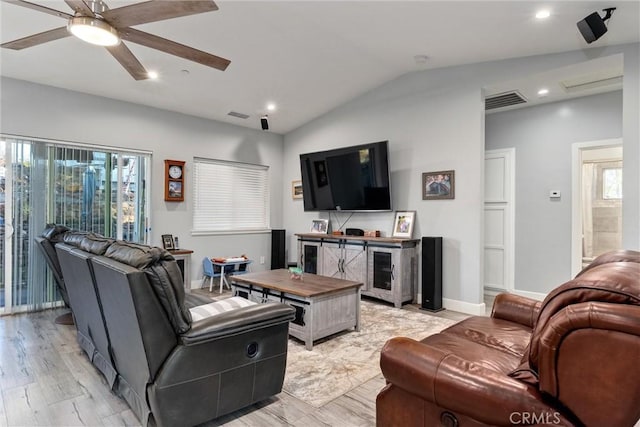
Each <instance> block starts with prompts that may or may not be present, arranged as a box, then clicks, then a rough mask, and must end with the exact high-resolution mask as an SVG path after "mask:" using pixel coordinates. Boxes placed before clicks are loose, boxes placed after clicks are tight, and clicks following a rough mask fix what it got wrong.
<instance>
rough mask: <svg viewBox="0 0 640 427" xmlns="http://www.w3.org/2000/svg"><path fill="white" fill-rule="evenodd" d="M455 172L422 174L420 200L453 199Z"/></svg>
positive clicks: (454, 193) (454, 194)
mask: <svg viewBox="0 0 640 427" xmlns="http://www.w3.org/2000/svg"><path fill="white" fill-rule="evenodd" d="M455 173H456V172H455V171H453V170H450V171H438V172H424V173H423V174H422V200H437V199H455V198H456V197H455V196H456V192H455V190H456V180H455V177H456V175H455Z"/></svg>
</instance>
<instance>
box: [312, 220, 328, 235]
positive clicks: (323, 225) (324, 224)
mask: <svg viewBox="0 0 640 427" xmlns="http://www.w3.org/2000/svg"><path fill="white" fill-rule="evenodd" d="M311 232H312V233H319V234H327V233H328V232H329V220H328V219H314V220H313V221H311Z"/></svg>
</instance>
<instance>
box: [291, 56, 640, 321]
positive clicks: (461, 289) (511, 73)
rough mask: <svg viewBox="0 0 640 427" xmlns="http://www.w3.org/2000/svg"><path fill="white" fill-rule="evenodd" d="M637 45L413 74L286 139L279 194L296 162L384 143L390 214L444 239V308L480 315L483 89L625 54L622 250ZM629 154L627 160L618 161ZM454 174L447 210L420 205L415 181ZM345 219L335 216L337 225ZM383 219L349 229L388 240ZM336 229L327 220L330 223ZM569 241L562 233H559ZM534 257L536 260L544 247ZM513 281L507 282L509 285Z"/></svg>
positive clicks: (299, 212) (632, 171) (296, 226)
mask: <svg viewBox="0 0 640 427" xmlns="http://www.w3.org/2000/svg"><path fill="white" fill-rule="evenodd" d="M638 50H639V45H638V44H630V45H621V46H613V47H607V48H597V49H589V50H584V51H575V52H567V53H561V54H553V55H542V56H536V57H528V58H517V59H510V60H503V61H494V62H486V63H481V64H471V65H464V66H458V67H450V68H444V69H436V70H427V71H422V72H415V73H411V74H407V75H405V76H402V77H400V78H398V79H396V80H394V81H391V82H389V83H387V84H385V85H383V86H381V87H379V88H377V89H374V90H372V91H370V92H368V93H366V94H364V95H363V96H360V97H358V98H356V99H354V100H353V101H351V102H348V103H346V104H344V105H342V106H340V107H338V108H336V109H334V110H332V111H330V112H329V113H327V114H325V115H324V116H322V117H320V118H318V119H316V120H314V121H312V122H310V123H307V124H306V125H304V126H302V127H300V128H298V129H296V130H295V131H292V132H290V133H289V134H287V135H285V139H284V141H285V146H284V176H283V188H284V189H286V191H287V192H286V193H285V194H288V193H289V192H290V185H291V181H292V180H295V179H300V167H299V161H298V156H299V154H301V153H304V152H309V151H318V150H322V149H328V148H335V147H340V146H347V145H356V144H362V143H366V142H371V141H379V140H383V139H388V140H389V141H390V150H391V152H390V162H391V173H392V192H393V202H394V209H396V210H415V211H417V227H416V229H415V230H414V237H420V236H430V235H433V236H438V235H439V236H443V237H444V238H445V244H444V246H445V247H444V272H443V276H444V277H443V280H444V285H443V294H444V298H445V301H444V303H445V306H447V305H448V306H449V307H455V308H457V309H464V310H467V311H469V312H480V311H481V310H483V306H482V290H481V289H482V286H481V277H482V276H483V271H482V242H483V230H482V224H483V218H482V198H483V182H484V176H483V170H482V168H483V163H484V107H483V102H482V95H481V94H482V88H483V87H485V86H490V85H494V84H496V83H498V82H503V81H509V80H514V79H516V78H520V77H523V76H526V75H530V74H537V73H540V72H543V71H548V70H551V69H555V68H559V67H563V66H566V65H570V64H575V63H580V62H583V61H586V60H590V59H594V58H596V57H603V56H608V55H613V54H618V53H624V64H625V78H624V97H623V109H624V118H623V120H624V122H623V138H624V150H625V166H624V182H625V207H624V209H625V212H624V215H625V217H624V230H625V245H626V247H629V248H637V247H638V242H639V241H640V228H639V227H640V221H639V220H638V218H639V213H640V196H639V189H638V188H639V184H640V182H639V181H640V180H639V178H638V177H639V175H638V169H639V166H640V156H639V153H640V149H639V135H638V123H639V116H640V108H639V106H638V87H639V85H638V79H639V76H638V74H639V71H638V68H639V60H638ZM627 154H629V157H627ZM443 169H455V171H456V198H455V200H431V201H423V200H422V199H421V192H420V178H421V174H422V173H423V172H428V171H436V170H443ZM627 183H630V184H629V185H627ZM318 216H324V217H328V216H327V215H326V214H320V215H319V214H317V213H304V212H303V207H302V203H301V202H300V201H298V200H292V199H291V197H285V198H284V199H283V224H284V225H285V228H286V229H287V235H288V240H287V241H288V244H289V249H290V254H289V259H296V257H297V250H296V248H295V247H294V244H295V237H294V236H293V234H294V233H297V232H305V231H308V229H309V225H310V220H311V219H312V218H316V217H318ZM344 218H346V215H345V214H340V221H343V220H344ZM392 218H393V215H392V214H390V213H389V214H386V213H385V214H356V215H354V216H353V218H352V219H351V220H350V221H349V226H353V227H360V228H377V229H380V230H382V231H383V232H385V233H387V235H388V233H389V232H390V229H391V223H392ZM332 219H333V221H332V222H333V223H334V228H335V223H336V221H335V219H336V217H335V215H332ZM567 232H569V230H568V231H567ZM538 250H540V251H543V250H544V247H539V248H538ZM517 279H518V278H517V277H516V280H517Z"/></svg>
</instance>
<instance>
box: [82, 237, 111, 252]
mask: <svg viewBox="0 0 640 427" xmlns="http://www.w3.org/2000/svg"><path fill="white" fill-rule="evenodd" d="M113 242H115V239H110V238H108V237H102V236H97V235H94V234H89V235H87V236H86V237H85V238H84V239H82V241H80V249H82V250H83V251H87V252H89V253H92V254H94V255H104V253H105V252H106V251H107V249H108V248H109V246H111V245H112V244H113Z"/></svg>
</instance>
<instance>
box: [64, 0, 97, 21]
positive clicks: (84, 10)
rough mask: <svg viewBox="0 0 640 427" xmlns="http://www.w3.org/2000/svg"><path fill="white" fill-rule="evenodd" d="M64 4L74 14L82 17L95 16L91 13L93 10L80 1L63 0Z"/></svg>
mask: <svg viewBox="0 0 640 427" xmlns="http://www.w3.org/2000/svg"><path fill="white" fill-rule="evenodd" d="M64 2H65V3H66V4H68V5H69V7H70V8H71V9H73V10H74V11H75V12H76V13H79V14H80V15H82V16H90V17H92V18H93V17H94V16H96V15H95V14H94V13H93V10H91V8H90V7H89V6H88V5H87V4H86V3H85V2H83V1H82V0H64Z"/></svg>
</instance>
